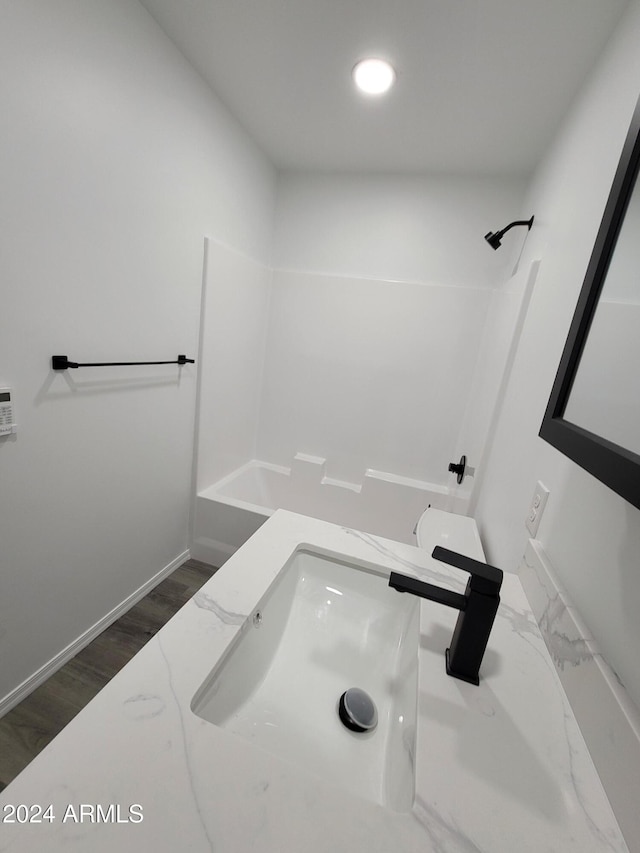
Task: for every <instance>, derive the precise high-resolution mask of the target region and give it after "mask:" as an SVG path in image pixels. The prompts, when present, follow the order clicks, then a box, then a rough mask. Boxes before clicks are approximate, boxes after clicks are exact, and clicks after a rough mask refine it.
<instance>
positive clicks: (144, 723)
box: [0, 511, 627, 853]
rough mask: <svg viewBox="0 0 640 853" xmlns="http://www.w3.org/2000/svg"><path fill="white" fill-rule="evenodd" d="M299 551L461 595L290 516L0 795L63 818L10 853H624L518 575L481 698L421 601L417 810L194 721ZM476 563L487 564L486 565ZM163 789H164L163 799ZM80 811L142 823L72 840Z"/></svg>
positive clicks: (408, 554)
mask: <svg viewBox="0 0 640 853" xmlns="http://www.w3.org/2000/svg"><path fill="white" fill-rule="evenodd" d="M432 544H433V543H432ZM451 544H452V545H454V546H455V543H453V542H452V543H451ZM301 546H302V547H303V548H304V550H306V551H309V550H311V551H315V552H319V553H320V554H321V555H327V554H329V555H339V559H341V560H344V561H346V562H348V563H355V564H356V565H358V564H360V565H365V566H369V567H379V569H380V570H381V571H382V572H383V573H385V574H388V573H389V572H390V571H399V572H402V573H403V574H412V575H414V576H416V577H419V578H421V579H423V580H427V581H432V582H434V583H437V584H439V585H443V584H444V585H447V586H448V587H450V588H451V589H452V590H453V591H456V592H462V591H463V589H464V585H465V583H466V576H465V575H464V573H460V572H457V571H456V570H455V569H452V568H449V567H446V566H444V565H443V564H442V563H438V562H437V561H434V560H432V558H431V557H430V556H429V553H428V552H427V551H425V550H419V549H416V548H412V547H410V546H408V545H402V544H400V543H397V542H392V541H389V540H385V539H380V538H377V537H373V536H367V535H363V534H361V533H358V532H356V531H353V530H349V529H344V528H339V527H336V526H334V525H329V524H327V523H325V522H321V521H318V520H315V519H309V518H305V517H303V516H299V515H295V514H292V513H287V512H283V511H279V512H278V513H276V514H275V515H274V516H273V517H272V518H271V519H270V520H269V521H268V522H267V523H266V524H265V525H264V526H263V527H262V528H261V529H260V530H259V531H258V533H257V534H256V536H255V537H253V538H252V539H251V540H250V542H248V543H247V544H246V545H245V546H244V547H243V548H242V549H241V550H240V551H238V553H237V554H236V555H235V556H234V557H233V558H232V559H231V560H230V561H229V562H228V563H227V565H226V566H224V567H223V568H222V569H221V570H220V571H219V572H217V573H216V575H214V577H213V578H212V579H211V581H209V582H208V583H207V584H206V585H205V586H204V587H203V588H202V590H201V591H200V593H199V594H198V595H197V596H196V597H195V598H194V599H192V600H191V601H190V602H189V603H188V604H187V605H186V606H185V607H184V608H183V609H182V610H181V611H180V612H179V613H178V614H177V615H176V616H175V617H174V619H172V620H171V622H170V623H169V624H168V625H166V626H165V628H163V629H162V630H161V631H160V632H159V633H158V634H157V635H156V636H155V637H154V638H153V639H152V640H151V641H150V642H149V643H148V644H147V645H146V646H145V648H144V649H143V650H142V651H141V652H140V653H139V654H138V655H137V656H136V658H135V659H134V661H133V662H132V663H131V664H129V665H128V666H127V667H125V669H123V670H122V671H121V672H120V673H119V674H118V675H117V676H116V677H115V678H114V679H113V680H112V681H111V682H110V683H109V684H108V685H107V687H106V688H105V689H104V690H103V691H102V692H101V694H100V696H99V697H98V698H97V699H96V700H95V701H94V702H92V703H91V704H90V705H89V706H87V707H86V708H85V709H84V710H83V711H82V712H81V713H80V714H79V715H78V717H76V719H75V720H74V721H73V722H72V723H71V725H70V726H68V727H67V728H66V729H65V730H64V731H63V732H62V733H61V734H60V736H59V737H58V738H57V739H56V740H55V741H54V742H53V743H52V744H51V745H50V746H49V747H48V748H47V749H46V750H45V751H44V752H43V753H41V755H40V756H39V757H38V758H37V759H36V760H35V761H34V762H33V763H32V764H31V765H30V766H29V767H28V768H27V769H26V770H25V772H24V773H23V774H21V776H20V777H18V779H16V780H14V782H13V783H12V784H11V785H10V786H9V787H8V788H7V789H6V790H5V791H4V792H3V793H2V794H1V795H0V808H1V807H2V806H4V804H5V803H22V802H41V803H45V802H46V803H51V804H52V810H53V812H54V813H55V815H56V817H57V819H56V820H55V821H54V822H53V823H52V824H46V823H44V824H34V823H31V824H28V825H15V824H14V825H5V826H3V833H2V836H1V837H0V850H3V849H7V850H8V849H9V848H13V847H14V846H17V847H19V849H20V851H21V853H29V851H36V850H37V851H40V850H42V849H44V848H45V847H46V849H47V851H49V853H55V851H57V850H60V851H62V850H65V851H66V850H68V849H69V845H70V844H73V843H74V842H76V843H79V844H85V845H86V844H87V843H90V846H91V849H92V851H95V853H107V851H112V850H113V849H118V850H121V851H123V853H129V851H131V853H133V851H139V850H141V849H145V850H157V851H159V853H162V851H169V850H176V849H182V848H184V847H185V846H187V847H189V849H192V850H194V851H203V853H204V851H210V850H212V849H215V850H218V851H237V850H250V849H260V850H262V851H264V852H265V853H269V851H274V853H275V851H278V853H279V852H280V851H283V850H295V849H299V848H300V847H301V846H302V847H305V848H307V849H309V850H310V851H314V850H318V851H320V850H328V849H333V850H372V851H379V853H383V851H384V853H388V851H389V850H397V851H399V853H404V851H406V853H409V851H410V852H411V853H418V851H421V853H422V851H431V853H436V851H441V850H445V849H446V850H487V851H489V850H490V851H491V852H492V853H513V851H514V850H518V851H519V853H538V851H540V850H546V851H549V853H571V851H574V853H614V851H616V853H626V851H627V847H626V845H625V843H624V841H623V839H622V837H621V835H620V831H619V829H618V827H617V825H616V823H615V820H614V818H613V815H612V813H611V808H610V806H609V803H608V802H607V799H606V797H605V795H604V792H603V790H602V787H601V784H600V782H599V780H598V777H597V775H596V773H595V771H594V768H593V764H592V762H591V759H590V757H589V754H588V752H587V750H586V747H585V744H584V741H583V739H582V736H581V734H580V731H579V729H578V727H577V724H576V722H575V719H574V717H573V714H572V712H571V709H570V707H569V705H568V703H567V699H566V696H565V694H564V691H563V690H562V687H561V685H560V682H559V680H558V676H557V673H556V671H555V668H554V666H553V664H552V662H551V659H550V657H549V655H548V652H547V651H546V648H545V645H544V641H543V639H542V637H541V636H540V632H539V630H538V627H537V624H536V621H535V619H534V617H533V615H532V613H531V611H530V609H529V607H528V604H527V602H526V598H525V596H524V593H523V590H522V587H521V585H520V582H519V580H518V578H517V577H515V576H514V575H506V576H505V579H504V583H503V587H502V595H501V598H502V602H501V605H500V608H499V611H498V615H497V618H496V622H495V624H494V628H493V631H492V634H491V638H490V640H489V647H488V649H487V654H486V655H485V660H484V663H483V669H482V671H481V681H480V685H479V686H477V687H476V686H474V685H468V684H465V683H464V682H460V681H458V680H456V679H452V678H449V677H447V675H446V673H445V672H444V649H445V647H446V644H447V642H448V640H449V639H450V637H451V633H452V630H453V625H454V623H455V619H456V614H455V612H454V611H451V610H449V609H448V608H443V607H441V606H439V605H437V604H434V603H433V602H428V601H421V602H420V622H421V634H422V640H421V643H420V645H419V652H418V653H419V679H420V681H419V702H418V726H417V740H416V755H415V764H414V766H415V774H416V776H415V784H416V795H415V800H414V803H413V807H412V809H411V811H408V812H397V811H393V810H391V809H389V808H386V807H382V806H380V805H378V804H377V803H373V802H370V801H369V800H367V799H365V798H363V797H361V796H357V795H355V794H353V793H348V792H346V791H344V790H342V789H341V788H340V786H338V785H337V784H335V783H329V782H326V781H324V780H323V779H321V778H320V777H318V776H317V775H315V774H314V773H313V772H311V771H309V772H308V771H306V770H305V769H304V768H303V767H300V766H299V765H296V764H294V763H290V762H286V761H282V760H280V759H278V758H277V757H276V756H274V755H271V754H269V753H268V752H266V751H264V750H262V749H259V748H256V747H254V746H253V745H252V744H250V743H248V742H246V741H245V740H244V739H242V738H239V737H237V736H236V735H234V734H232V733H230V732H229V731H228V730H226V729H224V728H221V727H218V726H216V725H213V724H211V723H208V722H206V721H205V720H202V719H200V718H199V717H197V716H196V715H195V714H194V713H193V712H192V710H191V703H192V701H193V699H194V697H195V696H196V693H197V691H198V689H199V688H200V686H201V685H202V684H203V682H204V681H205V679H207V678H208V676H209V674H210V673H211V672H212V669H213V668H214V667H215V665H216V663H217V661H218V660H219V659H220V657H221V655H222V654H224V652H225V650H227V649H228V648H229V645H230V643H232V642H233V640H234V639H236V638H238V637H239V636H240V634H241V632H242V631H243V625H242V624H240V623H241V622H242V621H244V620H248V622H247V627H246V630H249V631H254V630H261V629H256V628H255V627H254V625H253V620H252V618H251V617H252V615H253V613H254V611H255V609H256V605H257V604H258V603H259V601H260V599H261V597H262V596H263V594H264V593H265V591H266V590H267V589H268V588H269V586H270V584H271V582H272V581H273V579H274V578H275V577H276V576H277V575H278V573H279V571H280V569H281V567H282V566H284V565H285V563H286V562H287V560H288V559H289V557H290V556H291V555H292V553H293V552H294V551H295V550H296V549H297V548H300V547H301ZM467 556H470V557H472V558H476V559H481V558H482V551H481V549H480V550H475V549H474V550H473V552H472V553H469V554H467ZM389 594H390V595H393V596H396V595H397V593H395V592H394V591H393V590H389ZM211 602H215V603H216V607H215V608H214V607H212V606H209V605H210V604H211ZM199 604H200V606H199ZM203 604H204V605H205V606H202V605H203ZM228 614H235V616H234V618H233V619H229V618H227V616H228ZM240 614H242V616H240ZM236 616H237V617H238V618H235V617H236ZM346 686H347V687H348V686H351V685H346ZM329 706H330V707H328V709H327V712H328V713H329V714H330V715H331V719H332V720H333V722H334V731H333V735H335V738H357V737H362V736H361V735H354V734H353V733H351V732H348V731H347V730H346V729H345V728H344V727H343V726H342V724H341V722H340V720H339V719H338V715H337V713H336V707H335V702H334V701H333V699H332V701H331V702H330V703H329ZM107 721H108V722H107ZM96 732H100V733H101V734H100V738H98V739H97V738H96ZM376 734H378V732H377V731H376V732H373V733H372V735H367V736H366V737H371V738H375V737H376ZM87 744H90V746H91V748H90V749H88V748H87ZM159 746H160V747H161V748H159ZM220 768H224V772H220ZM158 779H164V780H168V782H167V784H164V785H162V786H160V787H159V786H158ZM69 803H94V804H102V805H103V806H104V807H106V805H107V804H109V803H120V806H121V810H122V811H123V813H124V814H125V815H126V814H127V807H129V806H131V805H132V804H136V805H138V806H139V807H140V808H141V810H142V814H143V820H142V821H140V822H137V823H133V822H123V823H122V824H120V825H109V824H108V823H102V824H100V825H96V824H93V825H90V824H87V823H85V824H79V823H75V822H73V821H72V820H69V821H67V822H65V823H63V822H62V816H63V814H64V813H65V809H66V808H67V806H68V804H69ZM45 839H46V843H45Z"/></svg>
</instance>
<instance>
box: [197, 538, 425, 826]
mask: <svg viewBox="0 0 640 853" xmlns="http://www.w3.org/2000/svg"><path fill="white" fill-rule="evenodd" d="M419 612H420V611H419V603H418V600H417V599H416V598H414V597H413V596H409V595H400V594H398V593H397V592H394V591H393V590H392V589H390V588H389V586H388V575H386V574H384V573H383V572H380V571H379V570H377V569H376V568H375V567H369V566H356V565H349V564H347V563H344V562H341V561H339V560H335V559H332V558H331V557H328V556H323V555H320V554H317V553H312V552H310V551H306V550H298V551H296V553H295V554H294V555H293V557H292V558H291V559H290V560H289V562H288V563H287V565H286V566H285V567H284V568H283V570H282V571H281V572H280V573H279V574H278V577H277V578H276V579H275V581H274V582H273V584H272V585H271V587H270V588H269V590H268V591H267V593H266V594H265V596H264V597H263V599H262V600H261V601H260V603H259V604H258V606H257V608H256V610H255V611H254V612H253V614H252V615H251V616H250V617H249V618H248V619H247V621H246V622H245V623H244V625H243V626H242V628H241V630H240V632H239V634H238V636H237V637H236V639H235V640H234V642H233V643H232V644H231V646H230V648H229V649H228V650H227V653H226V654H225V655H224V656H223V657H222V659H221V660H220V662H219V663H218V664H217V666H216V667H215V669H214V670H213V671H212V672H211V673H210V675H209V677H208V678H207V679H206V680H205V682H204V684H202V686H201V687H200V688H199V690H198V691H197V693H196V695H195V696H194V698H193V700H192V703H191V708H192V710H193V712H194V713H195V714H197V715H198V716H200V717H202V718H204V719H205V720H208V721H209V722H210V723H213V724H215V725H217V726H222V727H225V728H226V729H228V730H230V731H232V732H234V733H235V734H237V735H239V736H240V737H243V738H246V739H247V740H249V741H251V743H253V744H255V745H257V746H259V747H261V748H263V749H265V750H268V751H269V752H271V753H275V754H276V755H278V756H280V757H281V758H284V759H286V760H289V761H293V762H295V763H297V764H300V765H302V766H303V767H305V768H307V770H309V771H310V772H312V773H315V774H317V775H319V776H322V777H323V778H325V779H327V780H328V781H330V782H331V783H333V784H335V785H339V786H341V787H343V788H346V789H347V790H349V791H351V792H352V793H356V794H359V795H360V796H363V797H366V798H368V799H370V800H373V801H374V802H377V803H380V804H382V805H385V806H389V807H391V808H394V809H396V810H397V811H408V810H409V809H410V808H411V805H412V802H413V797H414V769H413V757H414V751H415V732H416V705H417V660H418V640H419ZM351 687H359V688H361V689H363V690H365V691H366V692H367V693H368V694H369V696H370V697H371V698H372V699H373V701H374V703H375V705H376V708H377V712H378V724H377V727H376V728H375V730H373V731H370V732H364V733H359V732H358V733H356V732H354V731H350V730H349V729H347V728H346V727H345V726H344V725H343V723H342V722H341V720H340V719H339V716H338V702H339V699H340V696H341V695H342V694H343V693H344V692H345V690H348V689H349V688H351Z"/></svg>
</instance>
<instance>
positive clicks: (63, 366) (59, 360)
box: [51, 355, 196, 370]
mask: <svg viewBox="0 0 640 853" xmlns="http://www.w3.org/2000/svg"><path fill="white" fill-rule="evenodd" d="M195 363H196V362H195V359H194V358H187V357H186V355H179V356H178V358H177V359H175V360H174V361H95V362H92V363H89V362H86V363H79V362H77V361H69V359H68V358H67V356H66V355H53V356H51V367H52V368H53V369H54V370H67V368H69V367H129V366H130V365H134V364H195Z"/></svg>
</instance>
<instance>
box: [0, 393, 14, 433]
mask: <svg viewBox="0 0 640 853" xmlns="http://www.w3.org/2000/svg"><path fill="white" fill-rule="evenodd" d="M15 426H16V425H15V422H14V419H13V392H12V390H11V388H0V435H10V434H11V433H12V432H15Z"/></svg>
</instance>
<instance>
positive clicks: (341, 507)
mask: <svg viewBox="0 0 640 853" xmlns="http://www.w3.org/2000/svg"><path fill="white" fill-rule="evenodd" d="M429 505H431V506H433V507H435V508H436V509H445V510H448V511H449V512H454V513H458V514H460V515H465V514H466V511H467V507H468V497H465V496H460V495H457V494H454V493H453V491H452V490H450V489H448V488H446V487H445V486H439V485H436V484H433V483H427V482H424V481H422V480H413V479H410V478H407V477H400V476H397V475H395V474H390V473H387V472H384V471H376V470H373V469H371V468H369V469H367V471H365V473H364V476H363V478H362V482H361V483H350V482H345V481H343V480H336V479H332V478H330V477H328V476H327V475H326V460H325V459H323V458H322V457H318V456H310V455H308V454H305V453H297V454H296V456H295V457H294V459H293V461H292V464H291V466H290V467H286V466H282V465H273V464H271V463H269V462H263V461H260V460H257V459H252V460H251V461H249V462H247V463H246V464H245V465H242V466H241V467H240V468H237V469H236V470H235V471H233V472H232V473H231V474H228V475H227V476H226V477H224V478H223V479H221V480H219V481H218V482H217V483H214V484H213V485H211V486H209V487H208V488H206V489H204V490H202V491H201V492H200V493H199V494H198V495H197V497H196V509H195V522H194V536H193V542H192V547H191V555H192V556H193V557H195V558H196V559H198V560H203V561H205V562H208V563H211V564H212V565H216V566H219V565H222V563H223V562H224V561H225V560H226V559H228V558H229V557H230V556H231V555H232V554H233V553H234V552H235V551H236V550H237V549H238V548H239V547H240V546H241V545H243V544H244V543H245V542H246V541H247V539H248V538H249V537H250V536H252V535H253V534H254V533H255V532H256V530H257V529H258V528H259V527H260V526H261V525H262V524H264V522H265V521H266V520H267V518H269V516H270V515H272V514H273V512H275V510H276V509H288V510H292V511H293V512H298V513H301V514H302V515H309V516H312V517H313V518H319V519H321V520H323V521H331V522H333V523H335V524H340V525H341V526H343V527H352V528H355V529H357V530H362V531H364V532H366V533H373V534H375V535H377V536H384V537H386V538H387V539H394V540H396V541H397V542H405V543H407V544H409V545H414V544H415V541H416V540H415V526H416V522H417V520H418V519H419V518H420V516H421V515H422V513H423V512H424V510H425V509H426V508H427V507H428V506H429Z"/></svg>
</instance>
